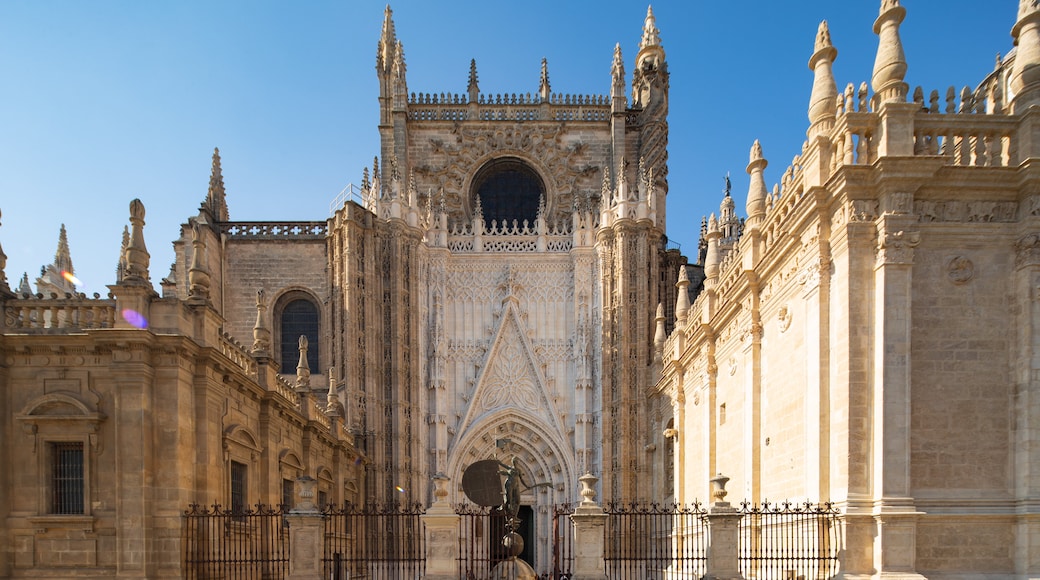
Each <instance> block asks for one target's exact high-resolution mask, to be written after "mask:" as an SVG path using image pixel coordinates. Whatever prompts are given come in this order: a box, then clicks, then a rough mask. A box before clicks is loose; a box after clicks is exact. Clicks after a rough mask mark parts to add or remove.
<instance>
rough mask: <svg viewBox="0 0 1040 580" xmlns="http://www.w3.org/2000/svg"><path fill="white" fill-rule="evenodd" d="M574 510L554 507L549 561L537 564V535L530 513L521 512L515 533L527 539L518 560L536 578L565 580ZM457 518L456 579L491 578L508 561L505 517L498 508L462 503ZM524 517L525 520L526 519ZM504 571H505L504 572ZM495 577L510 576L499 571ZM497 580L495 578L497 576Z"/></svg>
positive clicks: (570, 555)
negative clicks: (519, 522) (457, 553)
mask: <svg viewBox="0 0 1040 580" xmlns="http://www.w3.org/2000/svg"><path fill="white" fill-rule="evenodd" d="M572 512H573V509H572V508H571V506H570V505H569V504H561V505H557V506H554V507H553V509H552V538H551V545H552V550H551V559H550V558H544V559H543V561H537V560H536V558H535V546H534V545H533V542H532V541H531V539H532V538H533V537H534V536H535V535H536V534H534V533H532V528H531V527H530V526H533V525H535V524H536V522H535V518H534V517H533V512H532V513H529V514H524V513H523V512H521V514H520V515H521V517H520V520H521V524H520V528H519V529H518V530H517V533H519V534H520V536H521V537H526V538H528V539H527V540H526V541H525V546H524V551H523V552H521V554H520V556H519V558H520V559H521V560H524V561H526V562H528V564H530V565H531V566H532V567H533V568H534V569H535V572H536V573H537V574H538V578H539V580H568V579H569V578H570V577H571V567H572V565H573V561H574V549H573V546H574V526H573V525H572V524H571V519H570V516H571V513H572ZM455 513H456V514H457V515H459V516H460V518H459V546H460V551H459V559H458V569H459V577H460V579H462V580H474V579H482V578H490V577H491V576H492V571H493V570H495V568H496V567H497V566H498V565H499V564H501V563H502V562H504V561H505V560H507V559H509V554H508V553H507V551H506V548H505V547H504V546H503V545H502V537H503V536H504V535H505V533H506V531H507V528H506V514H505V512H503V511H502V510H500V509H498V508H489V507H481V506H476V505H473V504H470V503H463V504H459V505H457V506H455ZM525 516H526V517H525ZM503 570H505V568H503ZM495 573H496V574H504V575H505V577H506V578H508V577H509V572H503V571H502V570H498V571H496V572H495ZM496 577H497V576H496Z"/></svg>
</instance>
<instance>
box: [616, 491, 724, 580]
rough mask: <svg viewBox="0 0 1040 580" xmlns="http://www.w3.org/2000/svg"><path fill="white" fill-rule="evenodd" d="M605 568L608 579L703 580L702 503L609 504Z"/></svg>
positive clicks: (704, 531) (704, 528)
mask: <svg viewBox="0 0 1040 580" xmlns="http://www.w3.org/2000/svg"><path fill="white" fill-rule="evenodd" d="M604 509H605V511H606V513H607V525H606V530H605V542H606V543H605V545H604V555H603V559H604V565H605V567H606V573H607V577H608V578H610V579H612V580H613V579H621V578H625V579H629V578H631V579H636V578H639V579H642V580H656V579H662V578H700V577H701V576H703V575H704V574H705V572H706V569H707V547H708V525H707V520H706V519H705V516H706V514H707V511H706V510H705V509H704V507H703V506H702V505H701V504H700V503H693V504H692V505H678V504H663V505H662V504H657V503H650V504H639V503H620V502H611V503H608V504H606V505H605V506H604Z"/></svg>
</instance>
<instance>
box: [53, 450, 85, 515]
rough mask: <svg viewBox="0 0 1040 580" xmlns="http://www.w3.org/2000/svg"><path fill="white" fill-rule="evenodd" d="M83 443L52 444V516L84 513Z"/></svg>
mask: <svg viewBox="0 0 1040 580" xmlns="http://www.w3.org/2000/svg"><path fill="white" fill-rule="evenodd" d="M83 505H84V504H83V443H82V442H63V443H51V506H50V508H51V509H50V513H52V514H66V515H71V514H82V513H83Z"/></svg>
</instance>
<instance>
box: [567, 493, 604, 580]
mask: <svg viewBox="0 0 1040 580" xmlns="http://www.w3.org/2000/svg"><path fill="white" fill-rule="evenodd" d="M578 481H580V482H581V485H582V490H581V495H582V497H584V498H585V499H584V500H583V501H582V502H581V503H580V504H579V505H578V507H577V509H575V510H574V514H572V515H571V522H572V523H573V524H574V575H573V578H574V580H605V579H606V577H607V574H606V566H605V565H604V563H603V549H604V546H603V532H604V528H605V526H606V525H607V514H606V513H604V512H603V508H602V507H600V505H599V504H597V503H596V501H595V499H596V492H595V490H594V489H593V486H594V485H595V484H596V482H597V481H599V479H598V478H596V477H595V476H593V475H592V474H585V475H583V476H582V477H581V478H580V479H579V480H578Z"/></svg>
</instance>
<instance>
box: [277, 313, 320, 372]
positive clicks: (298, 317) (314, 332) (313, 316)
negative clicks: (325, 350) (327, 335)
mask: <svg viewBox="0 0 1040 580" xmlns="http://www.w3.org/2000/svg"><path fill="white" fill-rule="evenodd" d="M301 334H302V335H303V336H306V337H307V366H308V367H310V369H311V371H312V372H315V373H316V372H318V370H319V369H318V307H317V306H315V305H314V303H313V302H311V301H310V300H293V301H292V302H290V303H288V304H286V305H285V308H283V309H282V348H281V355H282V370H281V372H282V374H290V375H294V374H296V365H298V364H299V362H300V335H301Z"/></svg>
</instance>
